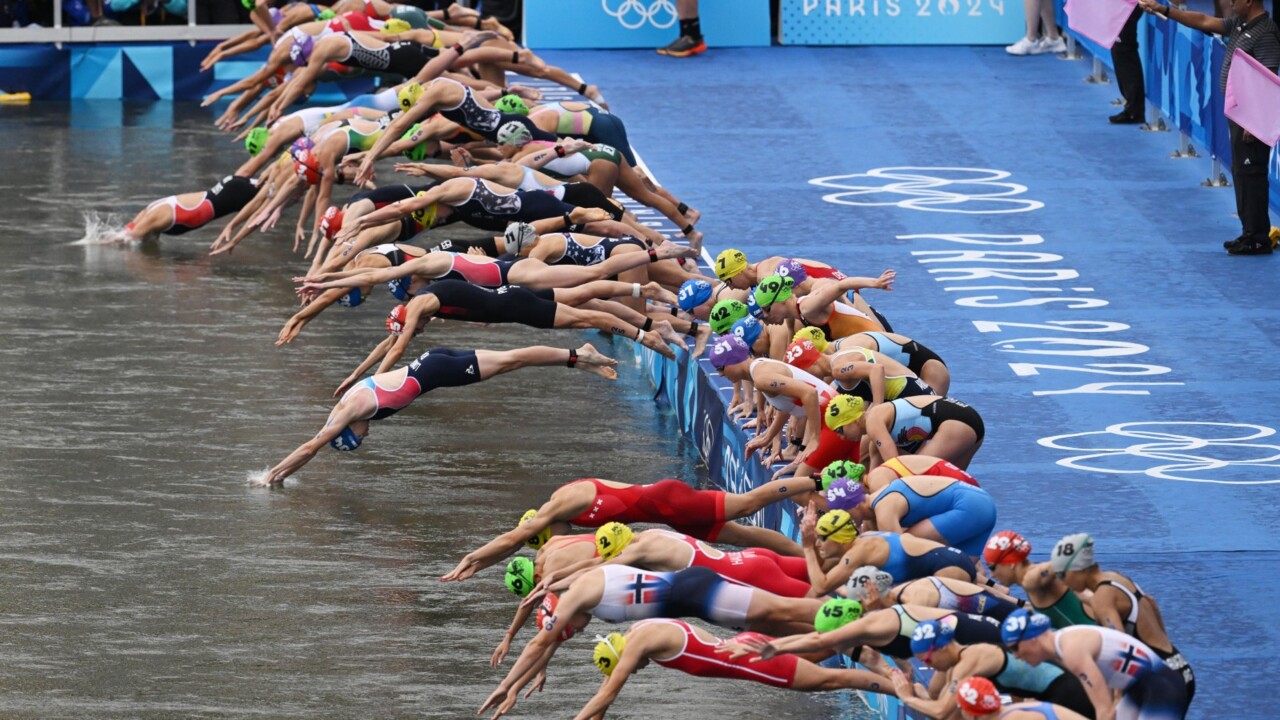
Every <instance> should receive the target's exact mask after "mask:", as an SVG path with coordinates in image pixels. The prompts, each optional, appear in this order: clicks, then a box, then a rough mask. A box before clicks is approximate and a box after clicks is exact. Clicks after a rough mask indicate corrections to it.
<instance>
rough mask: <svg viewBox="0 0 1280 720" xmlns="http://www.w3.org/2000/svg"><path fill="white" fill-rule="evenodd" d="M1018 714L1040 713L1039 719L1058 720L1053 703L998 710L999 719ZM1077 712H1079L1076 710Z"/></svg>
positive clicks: (1027, 704)
mask: <svg viewBox="0 0 1280 720" xmlns="http://www.w3.org/2000/svg"><path fill="white" fill-rule="evenodd" d="M1089 709H1090V710H1092V709H1093V706H1092V705H1090V706H1089ZM1019 712H1034V713H1040V715H1041V717H1043V718H1044V720H1058V713H1056V712H1054V709H1053V703H1047V702H1042V703H1034V704H1033V703H1020V704H1018V705H1009V706H1006V707H1004V708H1002V709H1001V710H1000V717H1002V718H1006V717H1013V714H1014V713H1019ZM1077 712H1079V711H1078V710H1077ZM1085 717H1093V716H1092V715H1085Z"/></svg>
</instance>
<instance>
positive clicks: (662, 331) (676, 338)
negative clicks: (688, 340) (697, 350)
mask: <svg viewBox="0 0 1280 720" xmlns="http://www.w3.org/2000/svg"><path fill="white" fill-rule="evenodd" d="M653 329H654V330H655V331H657V333H658V334H659V335H661V336H662V339H663V340H666V341H667V342H669V343H671V344H672V345H675V346H676V347H678V348H680V349H681V350H684V351H685V352H688V351H689V346H688V345H686V344H685V342H684V336H683V335H681V334H680V333H678V332H676V329H675V328H673V327H671V323H669V322H667V321H666V320H656V321H654V323H653Z"/></svg>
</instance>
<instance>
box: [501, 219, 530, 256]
mask: <svg viewBox="0 0 1280 720" xmlns="http://www.w3.org/2000/svg"><path fill="white" fill-rule="evenodd" d="M502 241H503V243H505V244H506V246H507V252H509V253H511V254H512V255H519V254H520V253H521V252H523V251H524V249H525V248H527V247H529V246H531V245H533V244H534V243H535V242H537V241H538V230H537V228H535V227H534V226H532V225H530V224H529V223H523V222H518V223H511V224H510V225H508V226H507V229H506V230H504V231H502Z"/></svg>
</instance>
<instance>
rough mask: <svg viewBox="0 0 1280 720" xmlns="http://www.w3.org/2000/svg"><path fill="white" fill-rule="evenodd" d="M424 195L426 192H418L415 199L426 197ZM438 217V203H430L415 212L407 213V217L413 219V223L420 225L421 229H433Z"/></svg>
mask: <svg viewBox="0 0 1280 720" xmlns="http://www.w3.org/2000/svg"><path fill="white" fill-rule="evenodd" d="M426 194H427V191H426V190H419V191H418V195H417V197H422V196H423V195H426ZM439 215H440V203H431V204H430V205H428V206H426V207H424V208H418V209H417V210H414V211H413V212H411V213H409V216H410V217H412V218H413V221H414V222H416V223H418V224H419V225H421V226H422V227H423V229H428V228H433V227H435V225H436V220H437V218H438V217H439Z"/></svg>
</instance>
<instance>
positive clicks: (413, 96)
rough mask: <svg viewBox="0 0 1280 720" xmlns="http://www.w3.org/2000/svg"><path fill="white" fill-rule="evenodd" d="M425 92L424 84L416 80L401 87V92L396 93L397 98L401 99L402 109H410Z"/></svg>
mask: <svg viewBox="0 0 1280 720" xmlns="http://www.w3.org/2000/svg"><path fill="white" fill-rule="evenodd" d="M423 92H424V91H423V89H422V84H421V83H416V82H411V83H409V84H408V85H405V86H404V87H402V88H400V92H397V93H396V99H397V100H399V101H400V109H401V110H408V109H409V108H412V107H413V106H414V105H415V104H416V103H417V102H418V98H420V97H422V93H423Z"/></svg>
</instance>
